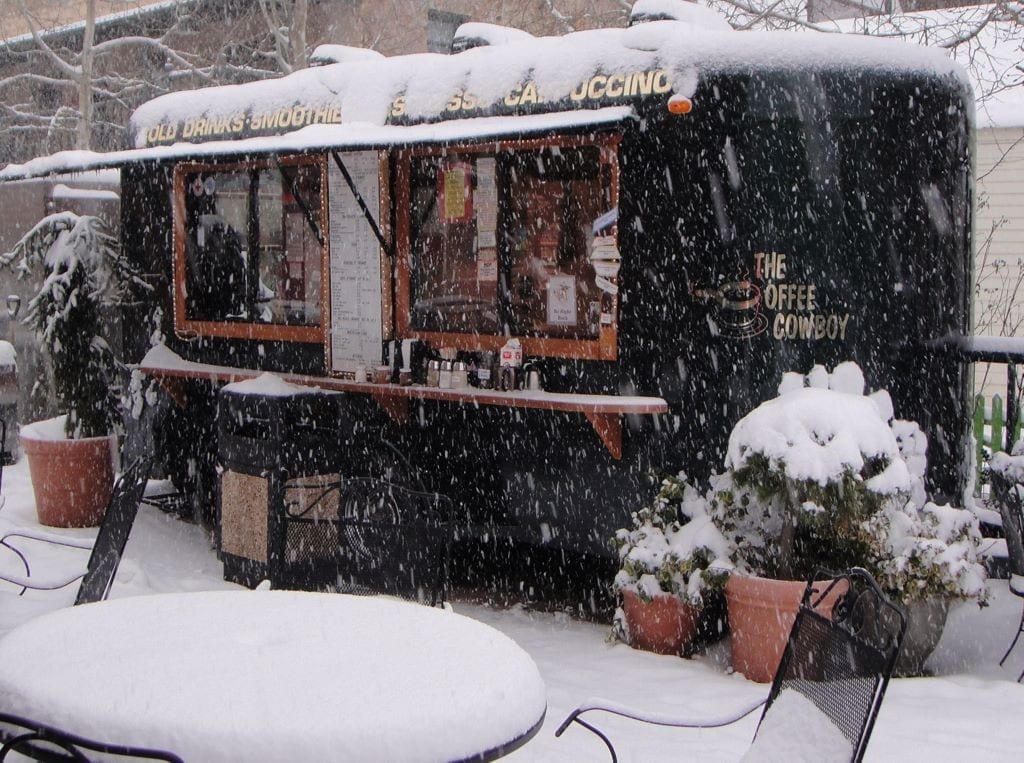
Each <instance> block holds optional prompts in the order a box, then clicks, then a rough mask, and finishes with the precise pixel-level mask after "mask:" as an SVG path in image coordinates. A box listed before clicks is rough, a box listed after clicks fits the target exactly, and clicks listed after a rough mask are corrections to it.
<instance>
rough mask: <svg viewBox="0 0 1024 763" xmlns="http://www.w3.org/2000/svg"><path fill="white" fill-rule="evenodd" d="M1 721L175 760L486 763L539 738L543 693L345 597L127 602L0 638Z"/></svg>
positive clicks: (429, 633)
mask: <svg viewBox="0 0 1024 763" xmlns="http://www.w3.org/2000/svg"><path fill="white" fill-rule="evenodd" d="M0 707H5V708H8V709H9V710H10V711H12V712H16V713H18V714H19V715H24V716H27V717H29V718H32V719H33V720H36V721H41V722H44V723H48V724H50V725H53V726H57V727H59V728H61V729H63V730H65V731H69V732H71V733H74V734H78V735H81V736H85V737H89V738H93V739H97V740H102V741H105V742H114V743H118V744H129V745H139V746H145V747H151V748H153V747H155V748H159V749H164V750H168V751H170V752H174V753H176V754H178V755H180V756H181V757H182V758H184V759H185V760H196V761H204V762H205V761H220V760H223V761H236V760H249V761H285V760H328V759H330V760H370V759H372V760H389V761H418V760H424V761H428V760H430V761H437V760H462V759H488V758H491V757H495V756H497V755H500V754H503V753H504V752H507V751H508V750H510V749H514V748H515V747H516V746H518V744H521V743H522V742H523V741H525V740H527V739H529V738H530V737H531V736H532V735H533V734H534V733H535V732H536V730H537V729H538V728H539V727H540V724H541V722H542V721H543V718H544V712H545V708H546V699H545V689H544V683H543V681H542V680H541V677H540V674H539V672H538V671H537V666H536V665H535V664H534V662H533V660H532V659H531V658H530V656H529V655H528V654H527V653H526V652H524V651H523V650H522V649H521V648H520V647H519V646H518V645H517V644H516V643H515V642H514V641H512V640H511V639H509V638H508V637H507V636H505V635H503V634H502V633H500V632H498V631H496V630H495V629H493V628H491V627H490V626H487V625H484V624H483V623H480V622H477V621H475V620H471V619H469V618H467V617H463V616H461V615H457V614H454V613H452V612H450V611H445V610H440V609H431V608H428V607H424V606H421V605H418V604H411V603H405V602H400V601H393V600H390V599H381V598H369V597H357V596H346V595H342V594H318V593H300V592H291V591H216V592H204V593H183V594H165V595H158V596H139V597H132V598H125V599H117V600H114V601H105V602H101V603H98V604H87V605H83V606H78V607H71V608H68V609H63V610H60V611H58V612H54V613H52V614H49V615H44V616H42V617H40V618H37V619H35V620H33V621H31V622H29V623H27V624H25V625H23V626H21V627H20V628H17V629H15V630H14V631H12V632H11V633H9V634H8V635H7V636H6V637H5V638H3V639H0Z"/></svg>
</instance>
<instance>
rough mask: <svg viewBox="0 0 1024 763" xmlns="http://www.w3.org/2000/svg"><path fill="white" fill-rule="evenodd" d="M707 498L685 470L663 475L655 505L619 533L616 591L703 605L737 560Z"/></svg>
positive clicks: (638, 515) (643, 510)
mask: <svg viewBox="0 0 1024 763" xmlns="http://www.w3.org/2000/svg"><path fill="white" fill-rule="evenodd" d="M707 508H708V507H707V501H706V499H705V498H704V496H702V495H701V494H700V492H699V491H698V490H697V489H696V488H694V487H693V486H692V485H691V484H690V483H689V482H687V480H686V475H685V474H682V473H680V474H679V475H677V476H675V477H668V478H666V479H665V480H663V481H662V483H661V487H660V489H659V490H658V493H657V495H656V496H655V497H654V500H653V502H652V503H651V505H650V506H646V507H644V508H642V509H640V510H639V511H636V512H634V513H633V515H632V516H633V524H632V527H631V528H623V529H620V530H618V531H616V533H615V537H614V538H613V539H612V544H613V545H614V546H615V548H616V549H617V550H618V552H619V562H620V568H619V572H618V574H617V575H616V576H615V581H614V588H615V590H616V591H620V592H621V591H633V592H634V593H636V594H637V595H639V596H640V597H641V598H643V599H645V600H647V599H650V598H652V597H654V596H656V595H658V594H660V593H668V594H672V595H674V596H678V597H679V598H680V599H681V600H682V601H684V602H687V603H689V604H692V605H694V606H696V607H700V606H702V605H703V603H704V596H705V594H706V593H707V591H708V590H711V589H716V588H717V589H721V587H722V585H724V583H725V576H726V574H727V572H728V569H729V567H730V566H731V565H730V563H729V561H728V556H729V546H728V544H727V543H726V541H725V538H724V537H722V534H721V533H720V532H719V531H718V529H717V528H716V527H715V526H714V524H713V523H712V522H711V518H710V516H708V511H707Z"/></svg>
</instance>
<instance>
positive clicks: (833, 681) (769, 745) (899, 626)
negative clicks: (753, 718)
mask: <svg viewBox="0 0 1024 763" xmlns="http://www.w3.org/2000/svg"><path fill="white" fill-rule="evenodd" d="M828 578H833V580H832V582H831V583H829V584H828V585H827V586H821V585H820V584H819V585H818V587H819V589H820V588H824V590H822V591H820V593H819V592H816V591H814V590H813V587H814V584H815V582H816V581H820V580H823V579H828ZM842 585H845V586H847V589H846V592H845V593H844V594H843V595H842V596H841V597H840V598H839V600H838V601H837V603H836V605H835V607H834V608H833V611H832V613H831V618H829V617H825V616H823V615H821V614H819V613H818V612H816V611H815V609H814V607H815V606H816V605H818V604H819V603H820V602H822V601H823V600H825V598H826V597H827V596H828V595H829V593H831V592H832V591H833V589H835V588H836V586H842ZM905 631H906V618H905V617H904V615H903V613H902V612H901V611H900V610H899V609H898V608H897V607H896V606H895V605H893V604H892V603H891V602H890V601H889V600H888V599H887V598H886V597H885V595H884V594H883V593H882V591H881V589H879V587H878V585H877V584H876V583H875V581H874V579H873V578H872V577H871V575H870V574H868V573H867V572H866V571H865V570H862V569H859V568H854V569H852V570H850V571H848V572H846V573H843V574H841V575H833V574H831V573H824V572H822V571H819V573H817V574H815V575H813V576H812V577H811V579H810V580H809V581H808V584H807V588H806V589H804V594H803V599H802V601H801V604H800V610H799V612H798V613H797V617H796V621H795V622H794V623H793V628H792V630H791V631H790V634H789V640H788V642H787V644H786V649H785V652H784V653H783V655H782V662H781V663H780V664H779V669H778V671H777V672H776V674H775V678H774V680H773V681H772V686H771V689H770V691H769V692H768V696H767V698H766V699H764V700H762V701H760V702H757V703H756V704H755V705H753V706H752V707H745V708H742V709H741V710H740V711H738V712H736V713H734V714H731V715H729V716H728V717H725V718H711V719H704V720H700V719H676V718H671V717H667V716H666V715H664V714H651V713H642V712H638V711H635V710H631V709H629V708H625V707H623V706H621V705H617V704H615V703H611V702H607V701H605V700H591V701H588V702H586V703H584V704H582V705H580V706H579V707H578V708H576V709H575V710H574V711H573V712H572V713H570V714H569V716H568V717H567V718H566V719H565V720H564V721H563V722H562V725H561V726H559V727H558V730H557V731H556V732H555V736H561V735H562V734H563V733H564V732H565V730H566V729H567V728H568V727H569V726H570V725H571V724H573V723H577V724H579V725H581V726H583V727H584V728H586V729H588V730H590V731H592V732H594V733H595V734H597V736H599V737H600V738H601V739H602V741H604V743H605V745H606V746H607V747H608V751H609V752H610V753H611V756H612V761H613V762H614V761H616V760H617V757H616V755H615V748H614V746H613V745H612V743H611V741H610V740H609V739H608V737H607V736H606V735H605V734H604V733H603V732H602V731H600V730H599V729H598V728H596V727H595V726H593V725H592V724H591V723H589V722H587V721H583V720H581V719H580V715H582V714H583V713H586V712H591V711H596V710H601V711H604V712H608V713H612V714H614V715H619V716H623V717H626V718H632V719H634V720H638V721H643V722H645V723H653V724H657V725H661V726H676V727H684V728H716V727H720V726H726V725H729V724H731V723H735V722H736V721H738V720H740V719H741V718H745V717H747V716H748V715H750V714H751V713H753V712H754V711H755V710H757V709H758V708H759V707H762V706H763V707H764V710H763V712H762V714H761V720H760V722H759V723H758V727H757V731H756V732H755V734H754V739H753V742H752V743H751V752H756V751H757V750H758V748H759V746H760V748H761V751H762V752H764V753H765V754H766V756H767V757H768V758H769V759H770V758H771V757H772V755H771V753H770V752H769V750H770V749H775V750H776V751H777V750H778V749H779V748H778V747H773V745H775V744H776V743H777V741H778V736H783V735H785V738H784V740H783V742H784V745H783V747H782V749H786V748H787V747H788V749H789V751H790V752H792V751H793V746H794V745H796V744H797V743H798V742H799V741H800V740H798V739H794V738H793V737H792V732H791V731H790V729H791V728H792V727H791V724H790V723H787V722H786V721H785V720H783V719H784V717H785V716H786V715H788V714H790V713H799V714H800V720H801V725H802V727H803V728H808V729H810V728H814V729H815V730H816V732H817V733H815V734H808V735H807V736H806V738H807V739H809V740H816V741H818V742H819V743H820V741H822V740H825V741H829V742H833V743H835V747H834V748H833V749H829V750H828V753H829V757H830V758H831V759H838V757H840V756H839V755H836V753H837V752H839V753H842V755H841V756H842V757H845V753H846V751H847V750H848V751H849V759H850V760H851V761H859V760H861V759H862V758H863V756H864V750H865V748H866V747H867V743H868V739H869V737H870V736H871V731H872V728H873V727H874V722H875V717H876V716H877V714H878V708H879V707H880V706H881V704H882V698H883V697H884V695H885V690H886V687H887V686H888V683H889V677H890V676H891V675H892V671H893V668H894V666H895V665H896V658H897V657H898V656H899V650H900V645H901V644H902V642H903V635H904V633H905ZM830 747H832V745H830ZM804 752H806V753H812V751H804ZM786 757H790V755H788V754H787V755H786ZM796 757H799V756H796Z"/></svg>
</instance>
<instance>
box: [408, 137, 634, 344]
mask: <svg viewBox="0 0 1024 763" xmlns="http://www.w3.org/2000/svg"><path fill="white" fill-rule="evenodd" d="M615 168H616V165H615V151H614V146H613V145H611V142H610V141H607V142H606V143H605V144H601V145H594V143H593V140H591V141H589V143H587V144H584V143H583V142H582V141H579V140H562V141H557V142H556V141H546V142H543V143H541V142H536V141H531V142H526V141H524V142H518V143H516V144H514V145H512V146H506V145H497V146H494V145H492V146H474V147H467V148H465V149H458V148H448V149H445V150H443V151H442V150H438V149H423V150H418V151H413V152H409V153H407V154H404V155H403V156H402V157H401V160H400V172H399V177H400V180H399V195H400V197H399V200H398V214H399V226H400V234H399V258H400V259H399V304H400V305H404V306H405V307H406V311H405V314H404V315H403V314H402V312H403V311H402V310H400V311H399V329H400V331H401V332H402V333H403V334H404V335H408V336H418V337H421V338H424V339H427V340H428V341H430V342H431V343H432V344H437V345H439V346H450V347H459V348H463V349H487V348H496V347H497V346H500V344H501V343H503V342H504V337H505V336H508V335H511V336H518V337H521V338H523V341H524V349H525V350H526V352H528V353H530V354H544V355H564V356H575V357H584V358H598V357H602V358H609V357H614V348H615V336H614V332H615V311H616V306H617V302H616V294H617V285H616V281H617V278H616V275H615V274H616V273H617V267H618V250H617V247H616V244H615V237H614V231H615V228H614V225H603V226H602V224H601V223H600V222H599V221H601V220H602V219H605V220H608V219H614V215H609V214H608V213H609V212H610V211H611V210H614V209H615V206H616V204H617V188H616V180H617V178H616V173H615ZM403 194H404V195H406V198H401V196H402V195H403ZM403 223H404V224H403ZM595 223H598V224H597V225H595ZM595 228H597V230H596V231H595ZM613 270H614V273H613V272H612V271H613ZM403 319H404V322H406V325H405V326H402V323H403ZM403 329H404V331H403Z"/></svg>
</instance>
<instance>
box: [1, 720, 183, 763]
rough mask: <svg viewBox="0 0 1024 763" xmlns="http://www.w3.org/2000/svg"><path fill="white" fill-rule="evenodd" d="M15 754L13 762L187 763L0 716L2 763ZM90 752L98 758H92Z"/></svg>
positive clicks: (159, 752) (160, 753)
mask: <svg viewBox="0 0 1024 763" xmlns="http://www.w3.org/2000/svg"><path fill="white" fill-rule="evenodd" d="M11 753H14V755H13V756H12V757H11V760H18V759H20V756H23V755H24V756H27V757H29V758H32V759H33V760H42V761H77V762H79V763H80V762H82V761H85V762H86V763H87V762H88V761H90V760H96V759H98V755H102V756H103V757H102V760H107V759H109V758H110V757H111V756H115V757H121V758H125V759H131V760H137V759H143V760H163V761H167V763H184V762H183V761H182V759H181V758H179V757H178V756H177V755H175V754H174V753H170V752H165V751H163V750H152V749H147V748H144V747H129V746H127V745H119V744H109V743H107V742H97V741H95V740H92V739H86V738H85V737H80V736H77V735H75V734H69V733H68V732H66V731H62V730H61V729H58V728H54V727H53V726H48V725H46V724H45V723H39V722H38V721H33V720H30V719H28V718H22V717H20V716H17V715H11V714H9V713H0V763H3V761H6V760H7V759H8V756H9V755H11ZM89 753H96V754H97V756H94V757H90V755H89Z"/></svg>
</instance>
